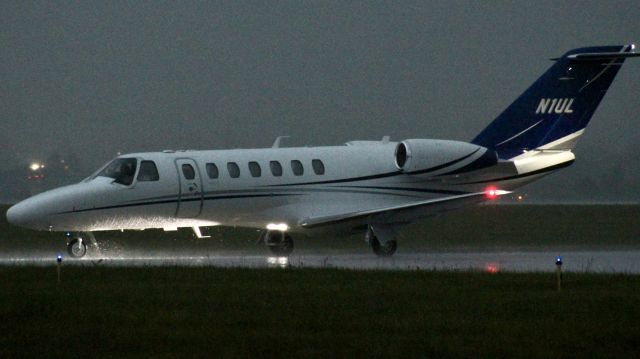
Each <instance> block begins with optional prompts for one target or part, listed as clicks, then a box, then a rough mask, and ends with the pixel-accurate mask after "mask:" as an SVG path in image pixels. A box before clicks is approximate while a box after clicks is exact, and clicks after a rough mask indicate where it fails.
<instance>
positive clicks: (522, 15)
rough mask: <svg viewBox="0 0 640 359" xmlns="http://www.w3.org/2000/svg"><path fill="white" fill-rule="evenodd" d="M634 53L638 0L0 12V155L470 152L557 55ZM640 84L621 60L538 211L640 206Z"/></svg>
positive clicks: (533, 191)
mask: <svg viewBox="0 0 640 359" xmlns="http://www.w3.org/2000/svg"><path fill="white" fill-rule="evenodd" d="M633 41H639V42H640V6H638V3H637V1H588V2H585V1H580V2H559V1H520V2H511V1H508V2H498V1H491V2H475V1H474V2H462V1H442V2H425V1H415V2H411V1H396V2H373V1H366V2H351V1H336V2H329V1H322V2H320V1H315V2H309V1H296V2H276V1H268V2H262V1H261V2H248V1H229V2H210V3H209V2H208V3H202V2H180V3H177V2H157V1H149V2H111V1H98V2H79V3H75V2H73V3H66V4H61V3H59V2H22V1H18V2H13V1H3V2H0V45H1V49H2V51H0V141H1V142H0V150H1V151H2V152H3V153H2V154H0V157H1V159H2V160H3V161H7V160H11V158H12V157H13V158H16V159H17V160H18V161H24V163H25V165H26V164H27V163H29V162H30V161H31V160H37V159H46V158H47V157H48V156H49V155H50V154H51V153H53V152H58V153H61V154H63V155H67V154H71V153H73V154H76V156H77V157H78V158H79V159H80V160H81V161H82V163H84V165H85V166H87V171H89V170H90V169H93V168H97V167H98V166H100V165H102V164H103V163H104V162H105V161H107V160H108V159H110V158H111V157H114V156H115V154H116V152H118V151H122V152H134V151H135V152H138V151H152V150H162V149H169V148H172V149H185V148H189V149H221V148H237V147H264V146H269V145H270V144H271V143H272V142H273V139H274V138H275V137H276V136H278V135H289V136H292V137H291V138H290V139H288V140H286V142H285V143H286V144H287V145H334V144H342V143H344V142H346V141H348V140H352V139H379V138H381V137H382V136H384V135H390V136H391V137H392V139H394V140H402V139H405V138H416V137H418V138H444V139H456V140H464V141H468V140H470V139H471V138H473V137H474V136H475V135H476V134H477V133H478V132H479V131H480V130H481V129H482V128H484V127H485V126H486V125H487V124H488V123H489V122H490V121H491V120H492V119H493V118H494V117H496V116H497V115H498V114H499V113H500V112H501V111H502V110H503V109H504V108H505V107H506V106H508V105H509V104H510V103H511V102H512V101H513V100H514V99H515V98H516V97H517V96H518V95H519V94H520V93H521V92H522V91H523V90H525V89H526V88H527V87H528V86H529V85H530V84H531V83H532V82H533V81H534V80H535V79H536V78H537V77H538V76H539V75H540V74H542V72H544V71H545V70H546V69H547V67H549V66H550V65H551V62H550V61H548V59H549V58H552V57H555V56H559V55H562V54H563V53H564V52H565V51H567V50H569V49H572V48H575V47H582V46H588V45H605V44H607V45H608V44H626V43H630V42H633ZM638 79H640V59H636V61H633V59H632V60H629V61H627V63H626V64H625V65H624V67H623V68H622V70H621V71H620V73H619V75H618V77H617V78H616V80H615V82H614V83H613V85H612V87H611V88H610V90H609V92H608V94H607V96H606V97H605V99H604V101H603V103H602V104H601V105H600V107H599V109H598V111H597V112H596V114H595V116H594V118H593V119H592V122H591V125H590V126H589V128H588V129H587V132H586V134H585V135H584V136H583V137H582V140H581V142H580V144H579V145H578V147H577V149H576V151H575V152H576V156H577V161H576V163H575V164H574V165H573V166H572V167H570V168H569V169H565V170H563V171H562V172H560V173H557V174H555V175H552V176H551V177H549V178H547V179H544V180H542V181H541V183H538V184H534V185H531V186H529V187H527V189H526V190H525V191H526V192H527V193H529V196H530V198H531V199H532V200H537V201H581V202H583V201H584V202H594V201H625V202H628V201H632V202H638V201H640V180H639V179H638V178H639V177H640V158H639V157H638V153H640V131H639V130H638V123H639V122H640V114H639V111H638V108H639V107H640V96H638V95H639V94H640V81H638ZM87 174H88V173H87Z"/></svg>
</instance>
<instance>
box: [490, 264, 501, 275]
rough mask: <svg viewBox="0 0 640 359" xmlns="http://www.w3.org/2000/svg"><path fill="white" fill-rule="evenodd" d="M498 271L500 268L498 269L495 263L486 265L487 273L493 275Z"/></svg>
mask: <svg viewBox="0 0 640 359" xmlns="http://www.w3.org/2000/svg"><path fill="white" fill-rule="evenodd" d="M498 270H500V268H499V267H498V265H497V264H495V263H489V264H487V272H489V273H492V274H494V273H498Z"/></svg>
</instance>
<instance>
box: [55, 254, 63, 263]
mask: <svg viewBox="0 0 640 359" xmlns="http://www.w3.org/2000/svg"><path fill="white" fill-rule="evenodd" d="M56 261H57V262H58V263H61V262H62V253H58V255H57V256H56Z"/></svg>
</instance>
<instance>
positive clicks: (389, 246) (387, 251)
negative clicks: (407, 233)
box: [369, 236, 398, 257]
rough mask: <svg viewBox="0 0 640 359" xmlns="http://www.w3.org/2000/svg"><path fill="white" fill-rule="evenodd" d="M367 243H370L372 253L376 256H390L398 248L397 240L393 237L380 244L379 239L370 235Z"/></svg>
mask: <svg viewBox="0 0 640 359" xmlns="http://www.w3.org/2000/svg"><path fill="white" fill-rule="evenodd" d="M369 245H371V249H373V253H375V254H376V255H377V256H378V257H391V256H392V255H394V253H396V250H397V249H398V242H397V241H396V240H395V239H392V240H390V241H387V243H385V244H384V245H382V244H380V241H379V240H378V238H377V237H375V236H372V237H371V239H369Z"/></svg>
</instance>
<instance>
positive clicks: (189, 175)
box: [182, 163, 196, 180]
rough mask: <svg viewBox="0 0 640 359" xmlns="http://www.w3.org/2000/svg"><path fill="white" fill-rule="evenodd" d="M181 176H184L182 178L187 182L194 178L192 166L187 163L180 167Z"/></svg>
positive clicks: (194, 172) (194, 173)
mask: <svg viewBox="0 0 640 359" xmlns="http://www.w3.org/2000/svg"><path fill="white" fill-rule="evenodd" d="M182 174H183V175H184V178H186V179H188V180H192V179H194V178H196V171H195V170H194V169H193V166H191V165H190V164H187V163H185V164H183V165H182Z"/></svg>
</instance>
